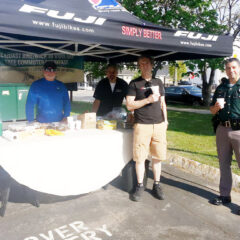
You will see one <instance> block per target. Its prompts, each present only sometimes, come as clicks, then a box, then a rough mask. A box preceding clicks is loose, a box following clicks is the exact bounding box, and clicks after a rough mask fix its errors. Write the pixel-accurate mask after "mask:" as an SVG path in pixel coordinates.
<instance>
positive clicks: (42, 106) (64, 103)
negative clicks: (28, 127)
mask: <svg viewBox="0 0 240 240" xmlns="http://www.w3.org/2000/svg"><path fill="white" fill-rule="evenodd" d="M56 70H57V66H56V64H55V63H54V62H52V61H48V62H46V63H45V64H44V66H43V75H44V78H41V79H39V80H37V81H35V82H33V83H32V85H31V87H30V90H29V93H28V97H27V102H26V116H27V120H28V121H29V122H31V121H33V120H34V107H35V105H36V107H37V116H36V119H37V121H38V122H41V123H49V122H59V121H62V120H64V119H65V118H66V117H68V116H69V115H70V111H71V105H70V100H69V96H68V91H67V89H66V87H65V85H64V84H63V83H62V82H60V81H58V80H56Z"/></svg>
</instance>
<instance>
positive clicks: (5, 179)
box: [0, 166, 12, 217]
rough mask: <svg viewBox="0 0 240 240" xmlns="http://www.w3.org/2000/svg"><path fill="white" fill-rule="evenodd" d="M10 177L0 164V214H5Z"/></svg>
mask: <svg viewBox="0 0 240 240" xmlns="http://www.w3.org/2000/svg"><path fill="white" fill-rule="evenodd" d="M11 183H12V178H11V176H10V175H9V174H8V173H7V172H6V171H5V170H4V169H3V168H2V167H1V166H0V200H1V207H0V216H1V217H3V216H4V215H5V211H6V208H7V202H8V198H9V194H10V189H11Z"/></svg>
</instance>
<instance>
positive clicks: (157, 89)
mask: <svg viewBox="0 0 240 240" xmlns="http://www.w3.org/2000/svg"><path fill="white" fill-rule="evenodd" d="M151 89H152V92H153V94H156V95H159V96H160V93H159V86H152V87H151Z"/></svg>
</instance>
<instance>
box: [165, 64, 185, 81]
mask: <svg viewBox="0 0 240 240" xmlns="http://www.w3.org/2000/svg"><path fill="white" fill-rule="evenodd" d="M186 72H187V67H186V64H184V62H183V61H178V62H176V63H175V62H172V63H170V65H169V74H170V76H171V77H172V78H173V79H174V80H175V82H178V81H180V80H181V79H182V77H183V74H184V73H186ZM176 73H177V76H175V75H176ZM175 77H176V78H177V79H175Z"/></svg>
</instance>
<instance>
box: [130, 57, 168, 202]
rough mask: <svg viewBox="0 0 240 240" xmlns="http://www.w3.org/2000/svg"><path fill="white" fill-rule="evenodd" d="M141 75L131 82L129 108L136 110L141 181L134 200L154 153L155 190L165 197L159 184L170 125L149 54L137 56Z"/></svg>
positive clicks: (135, 146) (134, 197) (136, 197)
mask: <svg viewBox="0 0 240 240" xmlns="http://www.w3.org/2000/svg"><path fill="white" fill-rule="evenodd" d="M138 65H139V68H140V70H141V77H139V78H137V79H135V80H133V81H131V82H130V84H129V91H128V94H127V108H128V110H130V111H134V119H135V124H134V140H133V160H134V161H135V162H136V165H135V166H136V174H137V181H138V184H137V186H136V189H135V192H134V193H133V194H131V195H130V198H131V200H133V201H140V199H141V196H142V193H143V191H144V186H143V178H144V171H145V160H146V159H147V157H148V155H149V153H150V154H151V156H152V168H153V174H154V184H153V189H152V194H153V195H154V196H155V197H156V198H157V199H160V200H162V199H164V195H163V191H162V188H161V186H160V175H161V161H162V160H166V150H167V141H166V130H167V126H168V121H167V110H166V103H165V97H164V96H165V92H164V87H163V84H162V82H161V80H160V79H155V78H152V68H153V61H152V59H151V58H150V57H147V56H141V57H140V58H139V59H138Z"/></svg>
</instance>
